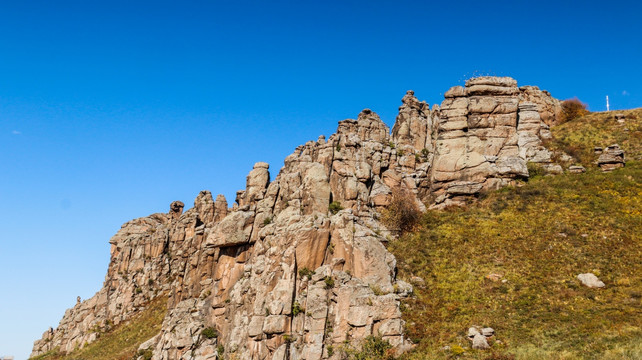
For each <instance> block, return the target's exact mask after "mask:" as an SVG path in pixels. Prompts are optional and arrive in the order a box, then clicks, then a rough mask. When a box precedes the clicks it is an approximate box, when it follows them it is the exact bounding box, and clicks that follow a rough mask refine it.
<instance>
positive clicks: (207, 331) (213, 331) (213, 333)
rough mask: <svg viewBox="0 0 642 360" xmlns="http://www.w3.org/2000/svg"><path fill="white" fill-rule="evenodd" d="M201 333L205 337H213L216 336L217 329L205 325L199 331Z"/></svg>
mask: <svg viewBox="0 0 642 360" xmlns="http://www.w3.org/2000/svg"><path fill="white" fill-rule="evenodd" d="M201 335H202V336H203V337H204V338H206V339H214V338H216V337H218V331H216V329H215V328H213V327H206V328H205V329H203V331H201Z"/></svg>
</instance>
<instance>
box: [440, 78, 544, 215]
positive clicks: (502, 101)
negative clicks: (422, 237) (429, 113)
mask: <svg viewBox="0 0 642 360" xmlns="http://www.w3.org/2000/svg"><path fill="white" fill-rule="evenodd" d="M445 97H446V99H445V100H444V102H443V103H442V104H441V107H440V110H439V111H438V114H435V115H436V116H438V125H437V136H436V139H435V145H434V149H435V150H434V152H435V155H434V161H433V165H432V173H431V181H430V182H431V193H432V195H433V196H434V198H435V202H436V206H437V207H443V206H448V205H453V204H454V205H456V204H461V203H462V202H464V201H465V199H467V198H469V197H470V196H472V195H475V194H478V193H479V192H480V191H482V190H484V189H496V188H499V187H501V186H505V185H508V184H511V183H513V182H514V180H516V179H520V178H527V177H528V168H527V166H526V163H527V162H529V161H530V162H538V163H550V162H551V153H550V152H549V151H548V150H547V149H546V148H545V147H544V146H543V143H542V140H545V139H548V138H550V131H549V126H548V125H546V124H545V123H544V121H543V120H542V118H541V112H540V109H541V106H538V105H537V104H536V103H534V102H531V101H527V100H533V99H539V100H538V101H540V102H541V101H543V100H542V99H546V98H547V97H550V96H548V95H547V94H545V93H543V92H541V91H539V90H536V88H534V87H527V88H524V90H520V88H518V87H517V82H516V81H515V80H514V79H511V78H507V77H503V78H499V77H480V78H474V79H470V80H468V81H467V82H466V86H465V87H461V86H456V87H453V88H451V89H450V90H449V91H447V92H446V94H445ZM548 103H551V104H554V101H553V100H551V101H548Z"/></svg>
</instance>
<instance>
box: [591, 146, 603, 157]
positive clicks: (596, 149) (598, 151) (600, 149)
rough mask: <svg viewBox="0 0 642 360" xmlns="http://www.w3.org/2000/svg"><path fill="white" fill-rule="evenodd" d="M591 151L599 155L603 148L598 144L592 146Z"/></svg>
mask: <svg viewBox="0 0 642 360" xmlns="http://www.w3.org/2000/svg"><path fill="white" fill-rule="evenodd" d="M593 152H594V153H595V155H600V154H601V153H602V152H604V149H603V148H601V147H599V146H596V147H594V148H593Z"/></svg>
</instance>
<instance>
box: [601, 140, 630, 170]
mask: <svg viewBox="0 0 642 360" xmlns="http://www.w3.org/2000/svg"><path fill="white" fill-rule="evenodd" d="M597 164H598V166H599V167H600V168H601V169H602V171H613V170H615V169H618V168H621V167H624V151H623V150H622V149H620V146H619V145H618V144H613V145H611V146H609V147H607V148H606V149H604V152H602V154H601V155H600V157H599V158H598V159H597Z"/></svg>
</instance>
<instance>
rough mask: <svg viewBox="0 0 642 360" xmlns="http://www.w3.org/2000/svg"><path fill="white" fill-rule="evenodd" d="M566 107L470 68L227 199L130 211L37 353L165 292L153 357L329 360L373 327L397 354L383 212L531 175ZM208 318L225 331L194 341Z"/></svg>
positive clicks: (396, 314)
mask: <svg viewBox="0 0 642 360" xmlns="http://www.w3.org/2000/svg"><path fill="white" fill-rule="evenodd" d="M559 111H560V103H559V101H558V100H556V99H554V98H552V97H551V96H550V94H549V93H548V92H546V91H540V90H539V89H538V88H537V87H531V86H526V87H517V82H516V81H515V80H514V79H511V78H507V77H481V78H474V79H470V80H468V81H467V82H466V84H465V87H461V86H456V87H453V88H451V89H450V90H449V91H447V92H446V93H445V100H444V101H443V102H442V104H441V105H440V106H438V105H434V106H433V107H432V109H430V107H429V105H428V104H426V103H425V102H421V101H419V100H418V99H417V98H416V97H415V96H414V93H413V92H412V91H408V92H407V94H406V95H405V96H404V97H403V99H402V105H401V107H400V108H399V115H398V116H397V119H396V122H395V125H394V126H393V129H392V133H391V132H390V129H389V128H388V127H387V126H386V125H385V124H384V123H383V122H382V121H381V119H380V118H379V116H378V115H377V114H376V113H375V112H373V111H371V110H368V109H366V110H363V111H362V112H361V113H359V115H358V116H357V119H356V120H350V119H349V120H343V121H340V122H339V125H338V129H337V132H336V134H333V135H332V136H330V137H329V138H328V139H326V138H325V137H324V136H320V137H319V138H318V140H316V141H308V142H307V143H305V144H304V145H301V146H299V147H297V148H296V149H295V151H294V153H292V154H291V155H289V156H288V157H287V158H286V159H285V161H284V166H283V168H281V170H280V172H279V173H278V175H277V176H276V178H274V179H271V175H270V172H269V165H268V164H266V163H262V162H259V163H256V164H255V165H254V168H253V169H252V170H251V171H250V173H249V175H248V176H247V181H246V188H245V190H242V191H239V192H238V193H237V196H236V199H235V202H234V203H233V205H232V206H231V207H230V206H229V204H228V203H227V201H226V199H225V198H224V197H223V196H222V195H218V196H217V197H216V198H215V199H214V197H213V196H212V194H211V193H210V192H209V191H201V192H200V193H199V194H198V196H197V197H196V199H195V200H194V206H193V207H192V208H191V209H189V210H187V211H185V212H183V208H184V204H183V203H182V202H178V201H177V202H174V203H172V204H171V206H170V211H169V213H166V214H160V213H159V214H153V215H150V216H147V217H143V218H139V219H135V220H132V221H129V222H127V223H125V224H124V225H123V226H122V228H121V229H120V230H119V231H118V233H117V234H116V235H115V236H114V237H112V238H111V240H110V241H109V242H110V244H111V262H110V263H109V268H108V271H107V275H106V277H105V282H104V285H103V287H102V289H101V290H100V291H98V293H96V294H95V295H94V296H93V297H92V298H90V299H88V300H85V301H82V302H79V303H78V304H76V305H75V306H74V307H73V308H71V309H69V310H67V312H66V313H65V315H64V317H63V319H62V320H61V322H60V324H59V326H58V327H57V328H56V329H49V330H48V331H46V332H45V333H44V334H43V337H42V339H40V340H37V341H36V342H35V344H34V348H33V353H32V356H35V355H39V354H42V353H45V352H47V351H50V350H53V349H56V348H58V349H59V350H60V351H62V352H70V351H72V350H73V349H75V348H77V347H80V346H83V344H85V343H91V342H92V341H94V340H96V336H97V335H96V329H101V328H105V327H106V326H107V324H119V323H121V322H124V321H126V320H128V319H130V318H131V317H132V316H134V315H135V314H137V313H138V312H140V311H141V310H142V309H143V308H144V306H145V304H146V303H148V302H149V301H150V300H152V299H154V298H156V297H159V296H168V298H169V300H168V309H169V311H168V313H167V315H166V317H165V319H164V321H163V325H162V329H161V331H160V333H159V334H158V335H156V336H155V337H153V338H152V339H149V341H147V342H145V343H144V344H143V345H141V348H142V349H151V350H153V354H154V355H153V359H215V358H217V357H219V358H222V356H223V354H218V351H219V350H220V349H221V347H219V345H223V346H222V348H223V349H224V352H225V356H226V357H230V356H232V355H234V356H235V357H236V358H238V359H279V360H281V359H308V360H313V359H334V358H338V356H339V354H338V353H337V352H336V351H335V352H334V354H333V351H332V350H331V349H333V348H334V349H338V348H339V347H340V346H342V345H343V344H346V343H348V344H351V345H352V346H354V347H359V345H360V343H361V341H362V340H363V339H364V338H365V337H367V336H369V335H380V336H382V337H383V339H384V340H387V341H389V342H390V344H392V345H393V346H394V347H395V348H396V349H397V350H398V351H403V350H404V349H407V348H408V347H409V346H410V342H409V341H408V340H407V339H406V338H405V337H404V331H403V326H404V322H403V320H402V319H401V312H400V309H399V305H400V299H401V298H403V297H405V296H407V295H408V294H410V292H411V291H412V286H410V285H409V284H407V283H406V282H404V281H402V280H400V279H398V278H397V277H396V261H395V258H394V256H392V254H390V253H389V252H388V251H387V250H386V248H385V246H384V243H385V242H386V241H388V240H389V239H390V238H391V236H394V234H395V230H396V229H387V228H386V227H385V226H384V225H383V224H382V223H380V222H379V221H378V220H377V219H379V215H380V214H381V211H382V210H383V209H384V208H385V207H386V206H387V205H388V204H389V203H390V200H391V196H392V193H393V192H394V191H395V190H402V191H404V192H406V193H408V194H411V196H412V197H413V198H414V201H415V202H416V203H417V206H418V207H420V208H421V209H425V208H426V207H432V208H441V207H445V206H451V205H457V204H461V203H463V202H465V201H467V200H468V199H470V198H471V197H474V196H476V195H478V194H479V193H480V192H481V191H483V190H487V189H496V188H499V187H501V186H506V185H509V184H511V183H513V182H514V181H516V180H517V179H524V178H527V177H528V169H527V167H526V164H527V162H529V161H532V162H538V163H543V164H550V163H551V152H550V151H549V150H547V149H546V148H545V147H544V146H543V143H542V140H545V139H547V138H549V137H550V132H549V126H550V125H552V124H554V123H555V121H556V119H557V116H558V113H559ZM331 203H335V204H337V203H340V204H341V208H342V209H341V208H335V209H334V211H330V210H329V205H330V204H331ZM337 210H338V211H337ZM208 327H211V328H215V329H216V330H217V333H218V336H217V337H215V338H211V339H203V338H199V334H200V333H201V331H202V330H203V329H204V328H208Z"/></svg>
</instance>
